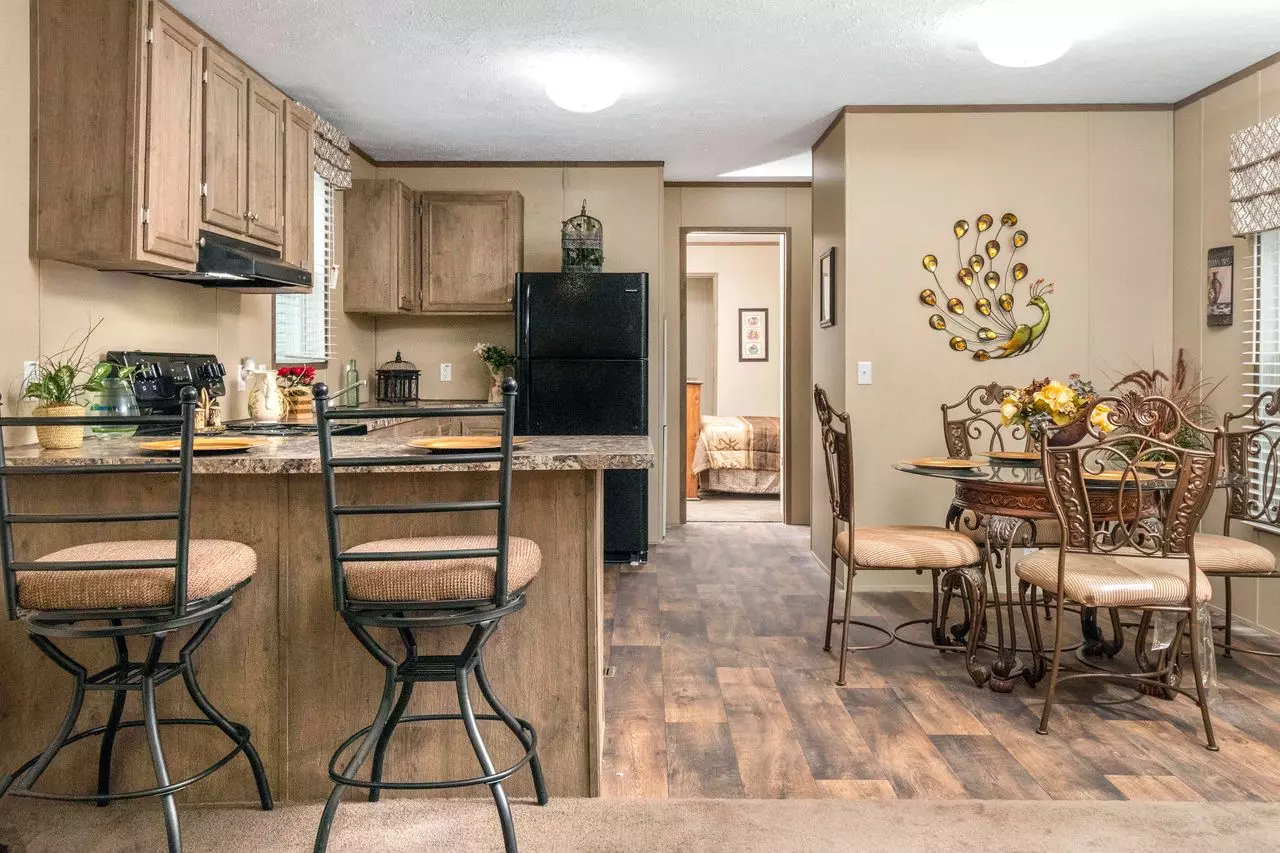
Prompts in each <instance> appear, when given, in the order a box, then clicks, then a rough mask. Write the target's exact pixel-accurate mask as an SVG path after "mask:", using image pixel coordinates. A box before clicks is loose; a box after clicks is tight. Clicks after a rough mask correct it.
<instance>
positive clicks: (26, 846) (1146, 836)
mask: <svg viewBox="0 0 1280 853" xmlns="http://www.w3.org/2000/svg"><path fill="white" fill-rule="evenodd" d="M179 814H180V818H181V820H182V829H183V842H184V845H183V847H184V850H186V851H188V853H198V851H215V850H216V851H254V853H286V851H287V853H295V851H297V853H303V851H308V850H310V849H311V844H312V841H313V838H314V833H315V826H316V820H317V819H318V817H319V815H320V807H319V806H289V807H285V808H282V809H279V810H278V811H276V812H273V813H270V814H266V813H263V812H261V811H257V810H254V809H250V808H248V807H245V808H235V809H230V808H197V807H187V808H185V809H182V810H180V812H179ZM515 817H516V830H517V832H518V833H519V838H520V849H521V851H523V853H552V851H554V853H563V851H579V850H582V851H600V853H623V851H627V853H629V851H636V853H702V851H732V853H779V851H805V852H806V853H808V851H815V853H816V851H839V853H850V851H894V853H902V851H916V850H921V851H930V853H933V852H934V851H938V850H945V851H947V853H963V851H984V853H988V852H989V851H997V850H1033V851H1036V853H1052V852H1053V851H1064V852H1065V851H1073V853H1075V851H1095V850H1097V851H1106V853H1126V851H1134V852H1135V853H1137V851H1144V853H1145V851H1152V850H1159V851H1174V850H1188V851H1201V853H1203V851H1210V850H1211V851H1214V853H1221V851H1227V850H1248V851H1260V850H1274V849H1276V848H1275V845H1276V843H1277V842H1276V838H1277V832H1278V831H1280V805H1275V804H1262V803H1135V802H1108V803H1096V802H1060V801H1055V802H1007V801H985V802H927V801H918V800H917V801H900V802H899V801H842V800H768V801H763V800H623V799H603V800H566V799H560V800H552V802H551V805H549V806H547V807H546V808H538V807H537V806H536V805H532V804H528V803H520V804H518V805H517V806H516V808H515ZM0 842H6V843H8V844H9V845H10V847H11V849H12V850H13V851H14V853H55V851H56V852H57V853H62V851H94V853H124V851H131V853H132V851H163V850H164V830H163V828H162V824H161V820H160V811H159V804H158V803H156V802H154V801H153V802H149V803H148V802H143V803H134V804H124V805H117V806H112V807H110V808H107V809H95V808H92V807H87V806H60V805H58V804H52V803H32V802H29V801H15V800H13V799H12V798H9V799H8V800H6V801H5V802H4V803H3V804H0ZM501 848H502V844H501V834H500V832H499V830H498V823H497V818H496V815H495V813H494V811H493V809H492V806H491V805H490V804H489V803H488V802H485V801H482V800H475V801H463V800H428V801H421V800H419V801H408V800H391V801H386V802H382V803H377V804H372V805H370V804H368V803H346V804H344V805H343V806H342V808H341V809H340V810H339V812H338V822H337V823H336V824H335V827H334V834H333V838H332V842H331V844H330V845H329V849H330V850H331V851H333V853H355V851H360V853H401V852H402V851H403V853H409V851H412V853H434V851H448V853H454V851H456V853H470V851H493V850H501Z"/></svg>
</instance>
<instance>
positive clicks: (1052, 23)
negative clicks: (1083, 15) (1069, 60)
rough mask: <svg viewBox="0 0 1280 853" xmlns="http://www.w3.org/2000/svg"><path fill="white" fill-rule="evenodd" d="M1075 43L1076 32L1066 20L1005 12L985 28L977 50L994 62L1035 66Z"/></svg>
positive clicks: (1015, 66) (1058, 54) (1013, 66)
mask: <svg viewBox="0 0 1280 853" xmlns="http://www.w3.org/2000/svg"><path fill="white" fill-rule="evenodd" d="M1074 43H1075V34H1074V33H1073V32H1072V28H1071V27H1070V26H1069V25H1068V24H1067V22H1066V21H1063V20H1060V19H1058V18H1057V17H1054V16H1040V15H1035V14H1033V13H1026V14H1020V13H1018V12H1008V13H1006V14H1005V15H1001V17H1000V18H999V19H998V20H995V21H991V22H990V23H989V24H988V25H987V26H986V27H985V28H984V32H983V34H982V35H981V36H980V37H979V38H978V50H980V51H982V55H983V56H985V57H986V58H987V59H989V60H991V61H992V62H994V63H995V64H996V65H1003V66H1006V67H1008V68H1034V67H1036V66H1037V65H1046V64H1048V63H1050V62H1053V61H1054V60H1055V59H1059V58H1061V57H1062V55H1063V54H1065V53H1066V52H1067V51H1068V50H1070V49H1071V45H1072V44H1074Z"/></svg>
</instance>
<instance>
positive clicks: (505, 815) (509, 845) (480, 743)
mask: <svg viewBox="0 0 1280 853" xmlns="http://www.w3.org/2000/svg"><path fill="white" fill-rule="evenodd" d="M467 678H468V672H467V670H466V669H464V668H462V667H459V668H458V670H457V674H456V676H455V681H456V682H457V685H458V708H459V709H460V710H461V711H462V723H463V725H465V726H466V727H467V737H469V738H470V739H471V748H472V749H474V750H475V753H476V758H477V759H478V760H479V761H480V767H481V769H483V770H484V772H485V774H486V775H491V774H492V773H493V772H494V768H493V761H492V760H491V759H490V758H489V751H488V750H487V749H485V745H484V740H482V739H481V737H480V728H479V727H478V726H477V725H476V712H475V710H474V709H472V707H471V695H470V689H469V687H468V686H467ZM489 790H490V791H491V792H492V793H493V802H494V804H495V805H497V807H498V820H499V822H501V824H502V843H503V848H504V849H505V850H506V853H517V848H516V827H515V823H514V822H513V821H512V819H511V804H510V803H508V802H507V792H506V791H505V790H503V788H502V783H501V782H494V783H493V784H492V785H490V786H489Z"/></svg>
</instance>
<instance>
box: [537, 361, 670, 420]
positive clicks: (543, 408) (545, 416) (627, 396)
mask: <svg viewBox="0 0 1280 853" xmlns="http://www.w3.org/2000/svg"><path fill="white" fill-rule="evenodd" d="M648 401H649V362H648V361H646V360H644V359H636V360H632V361H571V360H556V359H532V360H528V361H522V362H521V363H520V392H519V397H518V398H517V400H516V428H517V429H518V430H519V431H520V432H523V433H527V434H529V435H646V434H648V432H649V417H648Z"/></svg>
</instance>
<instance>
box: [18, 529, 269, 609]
mask: <svg viewBox="0 0 1280 853" xmlns="http://www.w3.org/2000/svg"><path fill="white" fill-rule="evenodd" d="M176 549H177V544H176V543H175V542H174V540H172V539H154V540H152V539H138V540H124V541H121V542H90V543H87V544H84V545H73V546H71V547H70V548H63V549H62V550H60V551H54V552H53V553H52V554H45V555H44V556H43V557H40V558H39V559H37V560H36V562H38V563H41V562H62V561H65V562H85V561H89V560H99V561H112V562H116V561H118V562H128V561H130V560H139V561H141V560H172V559H173V557H174V554H175V553H176ZM257 568H258V555H257V554H255V553H254V550H253V549H252V548H250V547H249V546H248V545H244V544H241V543H240V542H228V541H226V540H223V539H193V540H191V544H190V549H189V550H188V552H187V601H199V600H200V599H203V598H209V597H211V596H215V595H218V594H219V593H223V592H226V591H227V590H230V589H233V588H234V587H236V586H238V585H240V584H242V583H244V582H245V581H246V580H248V579H249V578H251V577H253V573H254V571H255V570H256V569H257ZM173 576H174V570H173V569H102V570H97V571H91V570H84V571H80V570H75V569H72V570H66V571H48V572H40V571H28V572H18V573H17V581H18V606H19V607H20V608H22V609H23V610H105V609H111V608H117V607H119V608H128V609H133V608H144V607H165V606H167V605H171V604H173Z"/></svg>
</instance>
